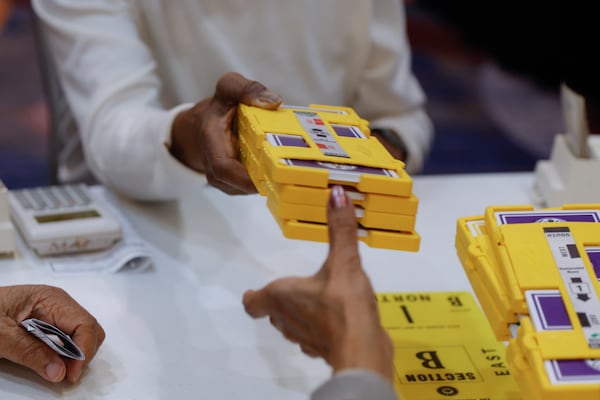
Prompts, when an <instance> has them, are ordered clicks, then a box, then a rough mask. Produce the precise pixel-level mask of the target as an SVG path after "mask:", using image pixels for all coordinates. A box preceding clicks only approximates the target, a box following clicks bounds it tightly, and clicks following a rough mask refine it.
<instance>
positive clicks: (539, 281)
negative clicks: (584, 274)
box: [485, 204, 600, 314]
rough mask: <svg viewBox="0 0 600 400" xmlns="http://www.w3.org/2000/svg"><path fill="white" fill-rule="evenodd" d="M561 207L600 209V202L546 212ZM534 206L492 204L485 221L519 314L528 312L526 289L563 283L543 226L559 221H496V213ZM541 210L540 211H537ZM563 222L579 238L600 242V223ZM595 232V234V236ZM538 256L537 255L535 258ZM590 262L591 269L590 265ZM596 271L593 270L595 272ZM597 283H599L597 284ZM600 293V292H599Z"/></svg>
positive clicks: (512, 300) (529, 209)
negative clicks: (500, 222)
mask: <svg viewBox="0 0 600 400" xmlns="http://www.w3.org/2000/svg"><path fill="white" fill-rule="evenodd" d="M560 210H569V211H576V210H599V211H600V204H568V205H564V206H563V207H561V208H547V209H545V211H548V212H552V211H560ZM531 211H535V210H534V207H533V206H523V205H522V206H508V207H497V206H490V207H487V208H486V211H485V223H486V227H487V232H488V234H489V235H490V239H491V241H492V243H494V244H495V246H493V249H494V255H495V257H496V262H497V264H498V265H499V266H500V274H499V276H500V277H501V279H502V281H503V283H504V287H505V288H506V289H507V290H508V293H507V294H508V298H509V301H510V302H511V303H512V304H511V307H512V308H513V310H515V313H516V314H527V312H528V310H527V304H526V301H525V295H524V293H525V291H526V290H535V289H551V288H557V287H558V286H561V284H560V282H559V280H558V277H557V273H556V270H555V269H550V272H548V265H551V266H554V260H553V258H552V254H551V253H550V251H549V250H548V244H547V243H546V238H545V236H544V234H543V228H544V227H555V226H557V224H559V223H558V222H538V223H524V224H502V225H498V223H497V221H496V213H497V212H504V213H509V212H511V213H512V212H531ZM538 211H540V210H538ZM561 225H564V226H568V227H572V228H573V229H575V230H577V231H578V234H577V235H576V237H578V240H579V241H582V242H590V243H592V242H594V241H595V242H596V243H598V242H600V223H598V224H590V223H585V222H569V223H562V224H561ZM594 234H595V235H596V236H595V238H594ZM534 255H535V258H533V257H534ZM587 263H588V268H589V269H591V266H590V265H589V261H588V262H587ZM592 272H593V271H592ZM596 286H597V283H596ZM598 293H600V291H598Z"/></svg>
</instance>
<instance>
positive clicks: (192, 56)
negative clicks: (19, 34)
mask: <svg viewBox="0 0 600 400" xmlns="http://www.w3.org/2000/svg"><path fill="white" fill-rule="evenodd" d="M33 7H34V10H35V12H36V13H37V15H38V16H39V17H40V19H41V20H42V25H43V28H44V31H45V33H46V37H47V39H48V41H49V44H50V48H51V50H52V54H53V56H54V62H55V64H56V67H57V70H58V75H59V77H60V82H61V84H62V88H63V90H64V92H65V96H66V99H67V102H68V105H69V108H70V109H71V112H72V114H73V116H74V118H75V122H76V127H77V130H78V131H79V138H80V140H81V144H82V147H83V152H84V154H85V158H86V161H87V166H89V168H90V169H91V171H92V172H93V174H94V175H95V176H96V177H97V178H98V179H99V180H100V181H102V182H103V183H104V184H106V185H107V186H109V187H112V188H113V189H115V190H117V191H119V192H121V193H124V194H126V195H128V196H131V197H134V198H139V199H155V200H157V199H158V200H159V199H170V198H176V197H178V196H179V195H180V194H181V193H182V192H183V191H185V190H186V189H190V188H192V189H193V188H194V187H198V185H199V184H201V182H204V180H203V177H202V176H201V174H196V173H194V172H193V171H191V170H189V169H188V168H186V167H184V166H183V165H181V164H180V163H179V162H178V161H177V160H176V159H174V158H173V157H172V156H171V155H170V153H169V152H168V149H167V147H166V146H165V144H167V145H168V144H169V143H170V135H171V125H172V121H173V119H174V117H175V115H176V114H177V113H178V112H180V111H182V110H183V109H186V108H188V107H191V106H192V105H193V104H194V103H196V102H197V101H199V100H202V99H204V98H206V97H209V96H211V95H212V94H213V93H214V89H215V84H216V82H217V80H218V78H219V77H220V76H221V75H222V74H223V73H225V72H228V71H235V72H239V73H241V74H242V75H244V76H246V77H247V78H249V79H253V80H257V81H259V82H261V83H263V84H265V85H266V86H267V87H269V88H270V89H271V90H273V91H275V92H277V93H279V94H281V95H282V97H283V99H284V102H285V103H287V104H294V105H308V104H310V103H320V104H331V105H347V106H350V107H353V108H354V109H355V110H356V111H357V112H358V114H359V115H360V116H361V117H363V118H365V119H367V120H369V121H370V122H371V127H372V128H389V129H393V130H395V131H396V132H398V133H399V134H400V135H401V137H402V139H403V141H404V143H405V145H406V147H407V150H408V154H409V158H408V162H407V170H408V171H409V172H417V171H418V170H419V168H420V167H421V165H422V163H423V159H424V156H425V155H426V154H427V152H428V150H429V147H430V143H431V140H432V126H431V123H430V120H429V119H428V117H427V116H426V114H425V113H424V110H423V105H424V95H423V93H422V90H421V88H420V86H419V84H418V82H417V81H416V80H415V77H414V76H413V74H412V72H411V69H410V66H411V63H410V49H409V46H408V43H407V38H406V33H405V15H404V9H403V5H402V2H401V1H399V0H252V1H251V2H249V1H246V0H177V1H173V0H33ZM71 134H73V133H71ZM76 147H77V146H74V145H73V144H72V143H71V146H69V148H67V149H63V151H64V152H67V153H69V154H70V155H71V157H70V158H71V160H69V159H64V155H63V159H61V164H62V165H61V166H60V168H61V169H60V170H59V173H60V176H61V179H62V180H70V179H74V178H75V179H76V178H77V177H78V176H81V169H80V165H73V159H75V164H77V149H76ZM67 158H69V157H67ZM79 164H81V160H79ZM78 168H79V169H78ZM77 171H79V172H77Z"/></svg>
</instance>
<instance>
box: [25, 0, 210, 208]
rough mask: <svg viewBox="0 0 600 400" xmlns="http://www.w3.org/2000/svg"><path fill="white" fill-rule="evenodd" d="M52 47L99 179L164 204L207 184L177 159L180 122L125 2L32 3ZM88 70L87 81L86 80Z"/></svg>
mask: <svg viewBox="0 0 600 400" xmlns="http://www.w3.org/2000/svg"><path fill="white" fill-rule="evenodd" d="M32 5H33V7H34V9H35V12H36V14H37V15H38V16H39V18H40V19H41V21H42V23H43V26H42V28H43V29H44V32H45V34H46V35H47V39H48V41H49V43H50V46H51V48H52V53H53V55H54V58H55V60H60V62H59V63H55V64H56V67H57V70H58V74H59V75H60V78H61V84H62V88H63V91H64V92H65V96H66V99H67V102H68V104H69V107H70V108H71V111H72V113H73V116H74V118H75V121H76V123H77V125H78V128H79V133H80V136H81V141H82V144H83V150H84V153H85V157H86V161H87V163H88V165H89V167H90V169H91V170H92V171H93V173H94V174H95V175H96V177H97V178H98V179H99V180H100V181H102V182H103V183H104V184H106V185H107V186H109V187H112V188H114V189H115V190H117V191H119V192H121V193H123V194H125V195H127V196H131V197H134V198H138V199H148V200H166V199H173V198H176V197H178V196H179V195H180V194H181V193H182V192H184V191H185V190H190V189H192V188H195V187H199V185H203V184H204V183H205V182H206V181H205V178H204V176H203V175H201V174H197V173H195V172H193V171H192V170H191V169H188V168H187V167H185V166H183V165H182V164H180V163H179V162H178V161H177V160H176V159H175V158H173V157H172V156H171V154H170V153H169V151H168V148H167V146H168V145H169V141H170V136H171V125H172V122H173V119H174V118H175V116H176V115H177V114H178V113H179V112H180V111H181V110H183V109H185V108H189V107H191V106H192V104H182V105H179V106H176V107H174V108H171V109H169V108H167V107H165V106H164V104H163V101H162V99H161V97H162V93H161V83H160V80H159V79H158V77H157V75H156V70H157V65H156V62H155V60H154V58H153V55H152V53H151V50H150V49H149V48H148V47H147V45H146V44H145V43H144V41H143V38H142V36H141V34H140V32H139V31H138V27H137V26H136V23H135V21H136V18H137V17H138V16H136V15H135V11H134V10H133V9H132V8H131V6H130V2H128V1H125V0H88V1H85V2H79V1H73V0H52V1H48V0H34V1H33V2H32ZM81 71H86V73H85V74H82V73H80V72H81Z"/></svg>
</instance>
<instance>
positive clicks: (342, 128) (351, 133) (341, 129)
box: [331, 125, 365, 138]
mask: <svg viewBox="0 0 600 400" xmlns="http://www.w3.org/2000/svg"><path fill="white" fill-rule="evenodd" d="M331 127H332V128H333V130H334V131H335V133H336V134H337V135H338V136H344V137H353V138H364V137H365V136H364V134H363V133H362V132H361V131H360V130H359V129H358V128H356V127H354V126H346V125H331Z"/></svg>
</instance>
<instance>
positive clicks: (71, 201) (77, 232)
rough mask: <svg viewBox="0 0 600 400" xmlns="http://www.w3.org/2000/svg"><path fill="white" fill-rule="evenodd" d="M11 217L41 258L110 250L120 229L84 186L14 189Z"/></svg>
mask: <svg viewBox="0 0 600 400" xmlns="http://www.w3.org/2000/svg"><path fill="white" fill-rule="evenodd" d="M8 200H9V205H10V214H11V218H12V220H13V222H14V224H15V226H16V227H17V229H18V230H19V232H20V233H21V236H22V237H23V239H24V240H25V242H26V243H27V244H28V245H29V247H31V248H32V249H33V250H34V251H35V252H36V253H38V254H39V255H41V256H46V255H58V254H68V253H81V252H89V251H97V250H103V249H107V248H109V247H111V246H113V245H114V244H115V243H116V242H118V241H119V240H120V239H121V236H122V231H121V226H120V224H119V222H118V221H117V219H116V218H115V217H114V216H113V215H112V214H111V212H110V211H109V210H108V209H107V208H106V206H104V204H102V203H100V202H98V201H96V200H95V199H94V197H93V195H92V194H91V193H90V191H89V188H88V187H87V185H85V184H75V185H60V186H48V187H38V188H28V189H19V190H11V191H10V192H9V196H8Z"/></svg>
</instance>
